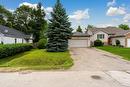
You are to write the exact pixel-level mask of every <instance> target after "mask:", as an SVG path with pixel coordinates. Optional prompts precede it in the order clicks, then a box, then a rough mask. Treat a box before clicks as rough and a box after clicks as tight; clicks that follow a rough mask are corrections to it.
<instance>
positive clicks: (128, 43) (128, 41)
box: [127, 39, 130, 47]
mask: <svg viewBox="0 0 130 87" xmlns="http://www.w3.org/2000/svg"><path fill="white" fill-rule="evenodd" d="M127 47H130V39H127Z"/></svg>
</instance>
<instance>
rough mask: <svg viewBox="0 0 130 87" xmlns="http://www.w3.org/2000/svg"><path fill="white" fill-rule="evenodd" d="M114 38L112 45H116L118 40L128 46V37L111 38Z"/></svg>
mask: <svg viewBox="0 0 130 87" xmlns="http://www.w3.org/2000/svg"><path fill="white" fill-rule="evenodd" d="M111 40H112V45H116V40H119V41H120V45H122V46H124V47H126V43H125V42H126V38H125V37H115V38H111Z"/></svg>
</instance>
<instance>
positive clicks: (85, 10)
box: [0, 0, 130, 28]
mask: <svg viewBox="0 0 130 87" xmlns="http://www.w3.org/2000/svg"><path fill="white" fill-rule="evenodd" d="M38 2H41V3H42V5H43V8H44V10H45V12H46V14H47V17H46V18H47V19H49V18H50V12H52V11H53V10H52V8H53V6H54V4H55V2H56V0H0V5H3V6H4V7H5V8H7V9H8V10H10V11H14V10H15V9H16V8H18V7H19V6H21V5H23V4H24V5H28V6H30V7H35V6H36V4H37V3H38ZM61 3H62V4H63V6H64V8H65V9H66V12H67V14H68V16H69V20H70V21H71V22H72V27H73V28H77V26H79V25H80V26H81V27H82V28H86V27H87V25H88V24H91V25H94V26H96V27H107V26H118V25H119V24H122V23H123V24H128V25H130V0H61Z"/></svg>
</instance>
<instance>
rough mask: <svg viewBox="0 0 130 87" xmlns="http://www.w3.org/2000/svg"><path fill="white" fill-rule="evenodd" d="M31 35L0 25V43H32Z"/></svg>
mask: <svg viewBox="0 0 130 87" xmlns="http://www.w3.org/2000/svg"><path fill="white" fill-rule="evenodd" d="M32 41H33V37H32V35H26V34H24V33H23V32H20V31H18V30H16V29H12V28H9V27H5V26H2V25H0V44H14V43H32Z"/></svg>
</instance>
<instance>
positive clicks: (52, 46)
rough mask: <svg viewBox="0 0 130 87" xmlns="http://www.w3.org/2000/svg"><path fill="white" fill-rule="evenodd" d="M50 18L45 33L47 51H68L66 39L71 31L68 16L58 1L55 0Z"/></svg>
mask: <svg viewBox="0 0 130 87" xmlns="http://www.w3.org/2000/svg"><path fill="white" fill-rule="evenodd" d="M51 16H52V19H50V23H49V26H48V31H47V37H48V43H47V51H49V52H64V51H66V50H67V49H68V38H69V37H70V36H71V34H72V29H71V28H70V26H71V23H70V22H69V18H68V15H67V14H66V11H65V9H64V8H63V6H62V4H61V3H60V0H57V2H56V4H55V6H54V8H53V12H52V13H51Z"/></svg>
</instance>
